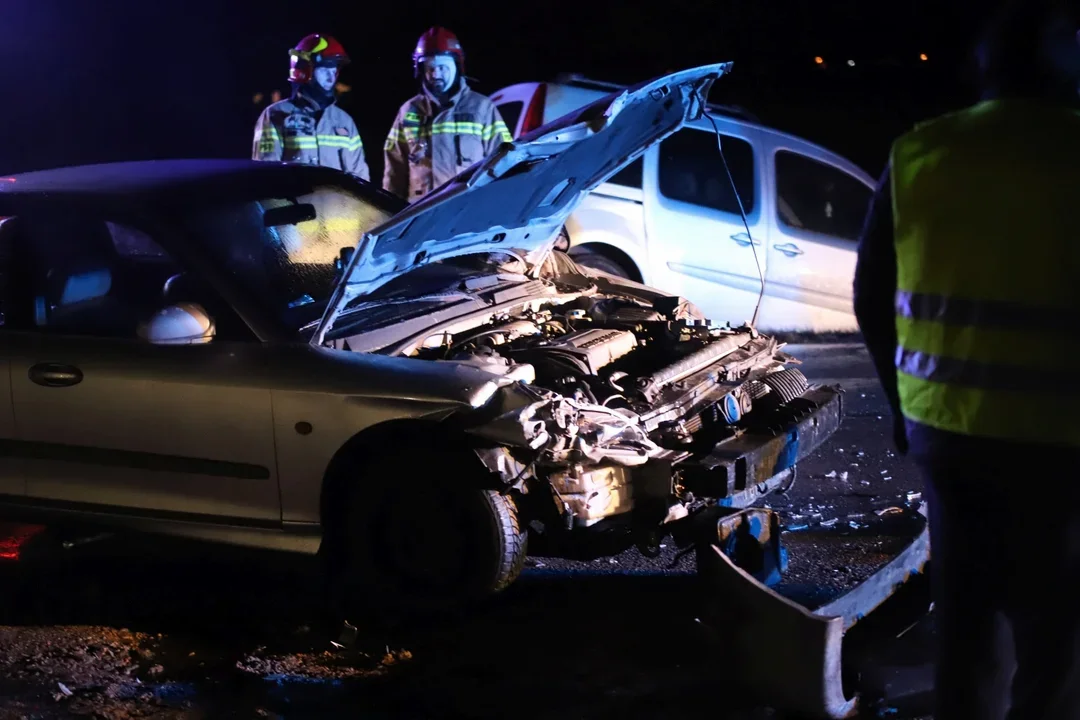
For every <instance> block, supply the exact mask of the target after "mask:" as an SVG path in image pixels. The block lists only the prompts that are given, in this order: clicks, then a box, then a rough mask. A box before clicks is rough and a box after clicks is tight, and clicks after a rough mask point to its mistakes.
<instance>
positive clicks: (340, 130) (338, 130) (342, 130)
mask: <svg viewBox="0 0 1080 720" xmlns="http://www.w3.org/2000/svg"><path fill="white" fill-rule="evenodd" d="M334 132H335V133H337V134H338V135H345V136H346V137H348V135H349V128H343V127H339V128H334Z"/></svg>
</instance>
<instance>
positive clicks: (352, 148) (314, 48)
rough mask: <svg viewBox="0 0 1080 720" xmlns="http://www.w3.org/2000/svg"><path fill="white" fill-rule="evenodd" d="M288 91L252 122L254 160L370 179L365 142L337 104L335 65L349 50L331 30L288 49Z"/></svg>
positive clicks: (343, 62) (345, 59) (345, 58)
mask: <svg viewBox="0 0 1080 720" xmlns="http://www.w3.org/2000/svg"><path fill="white" fill-rule="evenodd" d="M289 57H290V58H291V61H290V67H289V83H290V84H291V85H292V88H293V92H292V97H289V98H286V99H284V100H280V101H278V102H276V103H273V104H272V105H269V106H267V108H266V109H265V110H263V111H262V114H261V115H259V119H258V121H257V122H256V123H255V138H254V140H253V141H252V148H251V157H252V159H253V160H265V161H271V162H282V161H284V162H288V163H298V164H302V165H322V166H323V167H330V168H334V169H336V170H343V171H345V172H347V173H349V174H351V175H355V176H356V177H358V178H360V179H361V180H370V179H371V173H370V171H369V170H368V166H367V161H366V160H365V158H364V143H363V141H362V140H361V139H360V132H359V131H358V130H357V129H356V123H355V122H354V121H353V119H352V116H351V115H349V113H347V112H345V111H344V110H342V109H341V108H340V107H338V106H337V95H336V93H335V88H336V86H337V80H338V71H339V70H340V68H341V67H343V66H344V65H346V64H348V62H349V56H348V55H347V54H346V53H345V48H344V47H342V45H341V43H339V42H338V41H337V40H335V39H334V38H332V37H330V36H329V35H319V34H314V35H308V36H306V37H305V38H304V39H302V40H301V41H300V42H299V43H297V44H296V46H295V47H294V48H292V49H291V50H289Z"/></svg>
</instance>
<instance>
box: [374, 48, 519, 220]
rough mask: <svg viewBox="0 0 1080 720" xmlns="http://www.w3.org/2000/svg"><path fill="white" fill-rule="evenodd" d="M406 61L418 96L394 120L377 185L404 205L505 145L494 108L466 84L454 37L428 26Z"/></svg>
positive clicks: (505, 131) (505, 135) (504, 131)
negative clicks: (416, 81)
mask: <svg viewBox="0 0 1080 720" xmlns="http://www.w3.org/2000/svg"><path fill="white" fill-rule="evenodd" d="M412 60H413V75H414V76H415V77H416V78H417V79H419V80H420V93H419V94H418V95H416V96H415V97H413V98H412V99H410V100H409V101H408V102H406V103H405V104H404V105H402V106H401V109H400V110H399V111H398V114H397V117H396V118H395V119H394V124H393V126H392V127H391V128H390V134H389V135H388V136H387V138H386V146H385V148H384V150H385V166H384V167H385V170H384V173H383V187H384V188H385V189H386V190H387V191H389V192H392V193H394V194H395V195H398V196H399V197H402V198H404V199H406V200H408V201H409V202H414V201H416V200H417V199H419V198H420V197H422V196H424V195H426V194H427V193H429V192H431V191H432V190H434V189H435V188H437V187H439V186H440V185H442V184H443V183H445V182H446V181H447V180H450V179H451V178H452V177H454V176H455V175H457V174H458V173H460V172H461V171H462V170H465V169H466V168H468V167H469V166H471V165H473V164H474V163H476V162H478V161H479V160H481V159H483V158H484V157H486V156H487V155H489V154H490V153H491V152H492V151H493V150H495V149H496V148H497V147H498V146H499V145H500V144H501V143H504V142H510V131H509V130H508V129H507V127H506V124H505V123H504V122H503V119H502V117H500V116H499V111H498V109H496V107H495V104H494V103H493V102H491V100H490V99H488V98H487V97H485V96H484V95H481V94H480V93H477V92H474V91H473V90H471V89H470V88H469V86H468V85H467V84H466V82H465V76H464V72H465V53H464V52H463V51H462V49H461V43H459V42H458V39H457V36H456V35H454V33H452V32H450V31H449V30H447V29H445V28H441V27H433V28H431V29H430V30H428V31H427V32H425V33H424V34H423V35H421V36H420V40H419V41H418V42H417V43H416V50H414V51H413V57H412Z"/></svg>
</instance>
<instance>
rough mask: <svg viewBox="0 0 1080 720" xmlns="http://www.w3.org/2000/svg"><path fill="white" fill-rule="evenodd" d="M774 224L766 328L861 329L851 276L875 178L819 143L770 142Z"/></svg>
mask: <svg viewBox="0 0 1080 720" xmlns="http://www.w3.org/2000/svg"><path fill="white" fill-rule="evenodd" d="M770 154H771V161H770V163H769V169H770V176H771V179H772V182H771V183H770V185H771V186H772V187H773V188H774V189H775V194H774V195H773V196H772V197H771V198H770V200H771V201H772V205H773V207H770V212H771V213H772V216H773V217H774V218H775V222H773V223H772V224H771V230H770V233H769V238H768V240H769V243H768V252H767V253H766V254H767V255H768V263H767V270H766V275H765V276H766V282H767V286H768V293H767V294H766V299H765V302H764V303H763V305H762V310H761V318H762V321H763V322H762V323H761V325H762V329H763V330H803V331H814V332H825V331H831V332H844V331H854V330H856V329H857V327H858V326H857V323H856V321H855V315H854V311H853V310H852V294H851V293H852V289H851V284H852V279H853V277H854V274H855V257H856V252H857V245H858V238H859V233H860V232H861V230H862V225H863V222H864V220H865V218H866V213H867V209H868V208H869V204H870V199H871V197H872V196H873V186H872V185H871V184H870V180H869V178H862V177H860V176H859V175H856V174H854V173H853V172H852V171H851V169H849V168H845V167H844V165H845V164H846V163H844V162H843V161H841V160H840V159H838V158H835V157H833V156H831V155H829V154H827V153H823V152H820V151H817V150H816V149H814V148H800V147H799V146H798V145H797V144H795V143H784V142H782V141H781V142H778V143H776V144H775V145H774V146H773V147H772V148H771V153H770Z"/></svg>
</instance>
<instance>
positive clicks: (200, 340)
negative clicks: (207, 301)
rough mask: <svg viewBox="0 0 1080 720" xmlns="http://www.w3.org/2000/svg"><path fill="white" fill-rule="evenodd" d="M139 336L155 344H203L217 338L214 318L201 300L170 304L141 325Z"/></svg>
mask: <svg viewBox="0 0 1080 720" xmlns="http://www.w3.org/2000/svg"><path fill="white" fill-rule="evenodd" d="M138 334H139V339H140V340H145V341H146V342H148V343H152V344H154V345H203V344H206V343H208V342H210V341H211V340H213V339H214V335H215V334H216V328H215V327H214V320H213V318H211V317H210V315H209V314H208V313H207V312H206V309H205V308H203V306H202V305H199V304H198V303H191V302H182V303H177V304H175V305H169V306H168V307H165V308H163V309H161V310H159V311H157V312H156V313H154V316H153V317H152V318H150V320H148V321H147V322H145V323H140V325H139V330H138Z"/></svg>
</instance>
